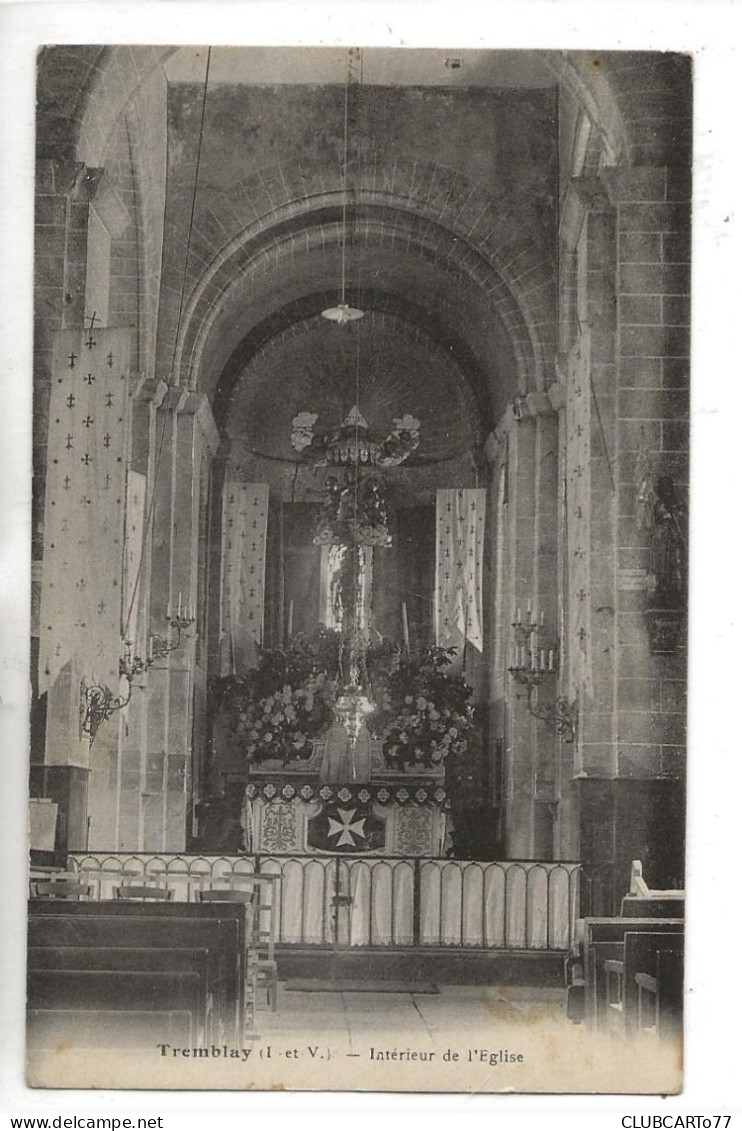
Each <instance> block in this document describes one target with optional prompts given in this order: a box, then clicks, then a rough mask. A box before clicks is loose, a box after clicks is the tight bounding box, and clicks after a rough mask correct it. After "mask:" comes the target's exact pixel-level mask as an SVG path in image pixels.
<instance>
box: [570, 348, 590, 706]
mask: <svg viewBox="0 0 742 1131" xmlns="http://www.w3.org/2000/svg"><path fill="white" fill-rule="evenodd" d="M590 391H591V388H590V335H589V333H583V334H581V335H580V336H579V337H578V339H577V341H576V342H575V344H574V346H573V347H572V350H571V352H570V355H569V359H568V364H567V445H566V459H565V495H566V498H565V505H566V511H567V561H568V585H569V606H568V614H569V649H568V689H569V693H570V695H571V696H572V697H576V696H577V694H578V693H579V692H580V691H584V692H585V694H586V695H588V696H592V693H593V676H592V662H591V616H590Z"/></svg>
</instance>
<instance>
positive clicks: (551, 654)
mask: <svg viewBox="0 0 742 1131" xmlns="http://www.w3.org/2000/svg"><path fill="white" fill-rule="evenodd" d="M549 671H550V672H553V671H554V649H553V648H550V649H549Z"/></svg>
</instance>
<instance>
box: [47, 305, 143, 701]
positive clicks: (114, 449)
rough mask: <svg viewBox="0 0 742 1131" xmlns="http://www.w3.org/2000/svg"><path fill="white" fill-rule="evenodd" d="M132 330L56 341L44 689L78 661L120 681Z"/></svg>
mask: <svg viewBox="0 0 742 1131" xmlns="http://www.w3.org/2000/svg"><path fill="white" fill-rule="evenodd" d="M132 348H133V331H132V330H130V329H98V328H97V327H96V328H94V329H93V330H84V331H83V330H62V331H60V332H58V333H57V334H56V335H55V338H54V352H53V361H52V389H51V398H50V404H49V441H48V448H47V476H46V497H45V509H44V564H43V570H42V588H41V617H40V626H41V627H40V637H41V640H40V662H39V687H40V691H41V692H42V693H43V692H44V691H47V690H48V689H50V688H51V687H52V686H53V684H54V682H55V680H56V678H57V676H58V675H59V673H60V671H61V670H62V668H63V667H64V666H65V665H66V664H67V663H68V661H70V660H72V659H73V658H75V659H76V664H77V670H78V672H79V675H80V676H81V677H83V678H85V679H86V680H88V681H89V682H94V683H101V684H107V685H108V686H109V687H110V688H112V689H115V688H117V687H118V683H119V658H120V655H121V632H122V573H123V543H124V512H125V501H126V463H127V453H128V447H129V433H130V420H131V397H130V381H129V373H130V358H131V354H132Z"/></svg>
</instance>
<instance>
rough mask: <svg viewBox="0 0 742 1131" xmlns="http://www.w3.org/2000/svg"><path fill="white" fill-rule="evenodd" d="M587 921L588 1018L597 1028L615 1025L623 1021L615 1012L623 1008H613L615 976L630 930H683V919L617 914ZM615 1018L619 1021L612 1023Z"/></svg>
mask: <svg viewBox="0 0 742 1131" xmlns="http://www.w3.org/2000/svg"><path fill="white" fill-rule="evenodd" d="M584 923H585V942H584V962H585V999H586V1000H585V1020H586V1022H587V1024H588V1025H589V1026H590V1027H591V1028H593V1029H605V1028H613V1029H615V1028H616V1027H617V1026H619V1025H621V1023H620V1022H615V1018H613V1017H612V1014H615V1013H617V1012H619V1010H615V1009H613V1010H611V1009H609V1005H616V1004H620V1005H621V1010H620V1012H621V1013H623V1001H622V1000H621V1002H620V1003H616V1002H609V990H610V987H611V979H612V978H615V976H616V975H617V974H618V973H619V971H618V969H617V966H616V963H619V964H623V963H625V938H626V935H627V933H629V932H631V933H633V934H635V935H638V934H645V933H654V934H672V935H675V936H677V935H678V934H682V931H683V920H682V919H655V918H649V919H638V918H637V919H634V918H624V917H622V916H616V917H615V918H610V919H608V918H591V917H588V918H586V919H585V921H584ZM621 976H622V983H621V984H622V986H625V983H626V978H625V973H623V972H622V974H621ZM612 1022H615V1024H612Z"/></svg>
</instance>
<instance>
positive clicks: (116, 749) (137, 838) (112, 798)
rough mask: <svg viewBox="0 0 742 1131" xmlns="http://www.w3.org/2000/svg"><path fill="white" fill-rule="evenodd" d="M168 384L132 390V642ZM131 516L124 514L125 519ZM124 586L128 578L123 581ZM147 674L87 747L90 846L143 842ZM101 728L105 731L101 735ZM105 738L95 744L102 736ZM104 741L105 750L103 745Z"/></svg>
mask: <svg viewBox="0 0 742 1131" xmlns="http://www.w3.org/2000/svg"><path fill="white" fill-rule="evenodd" d="M166 393H167V385H166V384H165V383H164V382H163V381H158V380H157V379H156V378H142V379H141V380H140V381H139V384H138V386H137V389H136V392H135V393H134V398H133V405H132V439H131V453H130V457H129V467H130V468H131V470H132V471H134V472H137V473H139V474H140V475H143V476H146V480H147V491H146V496H145V528H144V529H143V530H142V531H141V535H142V538H143V549H142V555H141V561H140V562H139V563H136V565H135V569H138V580H137V581H136V585H137V595H138V607H139V616H138V618H137V622H136V623H131V624H129V625H128V626H126V636H127V639H130V640H132V641H133V642H134V643H135V644H140V645H141V643H142V642H143V641H146V637H147V634H148V632H149V627H150V625H149V613H148V610H149V598H150V567H151V549H152V541H151V525H150V523H149V522H148V521H147V516H149V517H151V514H152V511H151V501H152V489H153V483H154V481H155V466H156V461H157V445H158V432H157V414H158V409H159V407H160V405H161V404H162V401H163V398H164V397H165V394H166ZM129 520H130V516H128V515H127V522H128V521H129ZM127 588H128V581H127ZM147 682H148V677H147V676H143V677H141V678H140V679H138V680H137V684H138V685H140V686H141V688H142V690H140V687H139V686H137V687H134V688H133V690H132V697H131V702H130V703H129V706H128V707H127V708H126V709H125V710H124V711H122V712H120V713H119V714H118V715H115V716H114V717H113V719H112V720H111V721H110V722H109V723H108V724H107V726H106V727H105V728H101V730H100V732H99V735H98V737H97V738H96V740H95V744H94V746H93V748H92V758H91V770H92V773H91V780H90V799H89V807H90V845H91V848H103V849H107V848H110V849H115V850H117V851H118V850H121V849H129V848H134V847H137V848H139V847H142V845H143V843H144V813H143V806H142V802H143V797H144V790H145V784H144V783H145V778H146V771H145V751H146V749H147V725H148V714H149V703H150V697H149V695H148V694H147ZM104 732H105V733H104ZM107 736H110V737H109V742H108V744H107V745H106V744H105V743H104V744H103V745H100V746H99V743H100V742H101V737H103V738H106V737H107ZM104 745H106V749H105V751H104V749H103V746H104Z"/></svg>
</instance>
